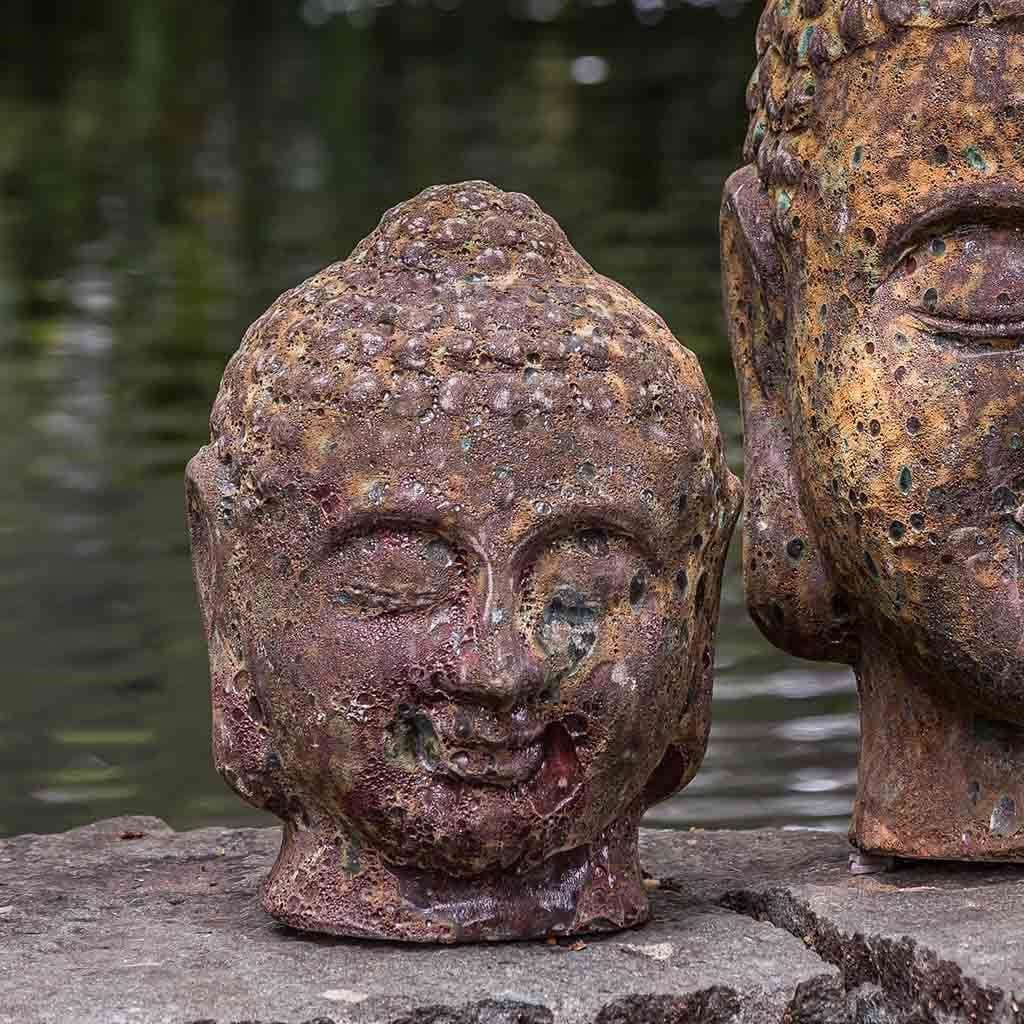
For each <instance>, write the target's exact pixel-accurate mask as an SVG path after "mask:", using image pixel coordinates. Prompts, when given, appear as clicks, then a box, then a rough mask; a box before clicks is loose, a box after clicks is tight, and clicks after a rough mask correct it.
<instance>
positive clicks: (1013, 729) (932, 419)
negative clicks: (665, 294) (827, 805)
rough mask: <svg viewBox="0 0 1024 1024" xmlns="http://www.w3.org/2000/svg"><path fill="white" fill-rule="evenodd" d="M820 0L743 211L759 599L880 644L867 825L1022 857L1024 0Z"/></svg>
mask: <svg viewBox="0 0 1024 1024" xmlns="http://www.w3.org/2000/svg"><path fill="white" fill-rule="evenodd" d="M807 6H808V5H806V4H805V5H804V6H803V7H801V8H800V10H799V11H798V10H797V8H796V5H793V7H792V9H787V8H786V5H785V0H783V2H782V3H779V4H776V5H772V6H771V7H770V9H769V10H768V11H766V13H765V16H764V18H763V20H762V27H761V32H760V33H759V35H760V46H761V50H762V59H761V62H760V64H759V68H758V71H757V72H756V73H755V78H754V80H753V81H752V86H751V90H750V98H751V106H752V110H753V118H752V129H751V133H750V135H749V136H748V155H749V156H750V157H751V158H753V159H756V161H757V168H758V169H759V172H760V173H758V171H756V170H755V169H754V168H753V167H751V168H747V169H745V170H744V171H741V172H738V174H737V175H735V176H734V177H733V178H732V179H731V180H730V183H729V185H728V186H727V191H726V206H725V213H724V218H723V247H724V248H723V252H724V256H725V261H726V287H727V291H728V298H727V305H728V312H729V316H730V330H731V334H732V342H733V349H734V353H735V357H736V364H737V371H738V375H739V377H740V382H741V389H742V391H743V393H744V404H745V419H746V429H747V435H748V436H747V444H746V448H747V452H746V454H747V462H748V485H747V486H748V497H749V506H748V519H747V529H746V531H745V542H746V543H745V563H746V577H747V588H748V598H749V602H750V605H751V611H752V613H753V614H754V617H755V619H756V620H757V621H758V622H759V624H760V625H761V627H762V628H763V629H764V630H765V632H766V633H767V634H768V635H769V637H770V638H772V639H773V640H775V641H776V642H777V643H779V644H780V645H781V646H784V647H786V648H788V649H790V650H793V651H795V652H796V653H799V654H803V655H806V656H810V657H820V658H831V659H833V660H846V661H849V662H850V663H851V664H853V665H855V666H856V667H857V668H858V670H859V676H860V682H861V699H862V711H863V714H862V730H863V733H864V746H863V749H862V756H861V775H860V792H859V795H858V807H857V813H856V820H855V831H854V836H855V839H856V840H857V841H858V842H859V843H860V844H861V845H863V846H865V847H867V848H870V849H882V850H886V851H889V852H896V853H902V854H905V855H914V856H953V857H967V858H972V857H976V856H982V857H985V856H997V857H1001V856H1012V857H1017V856H1020V855H1022V854H1024V842H1022V841H1021V839H1020V837H1018V838H1017V839H1013V838H1012V833H1013V832H1016V831H1017V828H1016V826H1015V825H1014V827H1013V828H1012V829H1010V831H1009V832H1007V831H1006V830H1005V828H1002V827H1000V826H999V825H998V823H997V818H999V817H1000V815H999V813H998V810H997V809H998V807H999V806H1005V801H1009V803H1010V804H1013V805H1015V806H1020V807H1022V808H1024V800H1022V797H1024V792H1020V779H1021V772H1020V770H1019V768H1020V767H1024V744H1022V742H1021V740H1022V738H1024V733H1022V732H1021V730H1020V728H1019V727H1020V726H1022V725H1024V605H1022V603H1021V589H1020V587H1021V575H1022V552H1024V525H1022V524H1024V450H1022V449H1024V441H1022V439H1024V403H1022V401H1021V399H1020V395H1021V393H1022V385H1024V348H1022V343H1024V232H1022V230H1021V227H1022V226H1024V162H1022V153H1024V117H1022V111H1024V90H1022V85H1021V83H1022V81H1024V78H1022V73H1024V22H1022V21H1021V18H1020V15H1021V14H1024V8H1022V7H1021V6H1020V5H1019V4H1015V3H1009V4H1002V5H995V7H994V9H993V8H990V7H989V6H988V5H984V4H983V5H980V7H979V6H974V7H973V9H968V7H963V6H962V5H957V4H945V5H940V4H933V5H932V10H931V13H928V12H927V11H925V10H924V8H916V7H915V8H914V9H911V8H909V7H907V8H906V9H904V7H901V6H899V5H894V4H888V5H885V4H882V5H880V6H879V7H878V8H877V9H876V8H875V7H873V6H870V5H860V4H856V3H826V4H824V5H823V4H820V3H817V4H814V5H813V7H814V10H813V11H811V12H808V11H806V9H805V8H806V7H807ZM805 15H807V16H805ZM904 26H907V27H904ZM815 55H817V56H815ZM751 311H753V312H754V315H753V316H751V315H750V313H751ZM983 720H996V721H994V722H992V721H989V722H988V725H983V724H982V722H983ZM990 726H994V729H993V728H990ZM993 737H998V738H993ZM905 750H909V751H910V756H905V754H904V751H905ZM1000 765H1002V767H1000ZM936 777H937V778H938V779H941V780H943V784H942V785H939V786H936ZM942 807H948V808H951V810H950V811H949V812H948V813H947V812H945V811H942V810H941V808H942Z"/></svg>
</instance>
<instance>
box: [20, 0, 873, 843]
mask: <svg viewBox="0 0 1024 1024" xmlns="http://www.w3.org/2000/svg"><path fill="white" fill-rule="evenodd" d="M58 11H59V12H60V13H59V14H56V13H54V12H58ZM755 20H756V11H755V10H753V9H752V8H751V7H743V6H732V7H725V6H723V7H715V6H701V7H696V6H685V5H680V4H676V3H671V2H667V0H666V2H664V3H662V2H658V0H633V2H632V3H631V2H628V0H590V2H589V3H582V2H577V3H570V2H563V0H522V2H520V3H513V4H511V5H510V4H509V3H507V2H506V0H478V2H463V3H459V2H457V0H443V2H442V0H436V2H428V0H420V2H418V3H413V2H406V3H404V4H400V3H397V2H396V3H387V2H376V3H371V2H369V0H366V2H362V3H360V2H357V0H330V2H328V0H306V2H305V3H292V2H290V0H264V2H259V0H248V2H244V3H243V2H236V3H230V2H225V3H222V4H206V5H200V6H197V5H195V4H194V3H186V2H184V0H181V2H176V0H134V2H133V3H132V4H130V5H129V4H119V3H114V2H110V3H103V2H100V0H94V2H90V3H88V4H60V5H50V4H46V5H44V4H39V3H36V2H24V3H22V2H18V0H13V2H11V3H8V4H6V5H5V14H4V32H3V39H2V40H0V118H2V123H3V130H2V132H0V479H2V481H3V483H2V487H0V650H2V665H3V669H2V672H3V675H2V679H3V683H2V690H0V833H5V832H6V833H10V832H21V831H29V830H33V831H49V830H55V829H60V828H65V827H69V826H71V825H74V824H78V823H82V822H85V821H87V820H90V819H93V818H96V817H99V816H106V815H111V814H116V813H124V812H129V811H138V812H146V813H154V814H159V815H162V816H164V817H166V818H167V819H168V820H169V821H170V822H172V823H173V824H174V825H177V826H188V825H195V824H199V823H204V822H212V821H224V822H233V821H243V820H250V821H251V820H254V819H256V818H257V817H258V815H257V813H256V812H255V811H249V810H248V809H247V808H246V807H244V805H242V804H241V803H240V802H239V801H238V800H237V799H236V798H235V797H234V796H232V795H231V794H230V793H229V792H228V790H227V789H226V788H224V786H223V785H222V784H221V782H220V781H219V779H218V778H217V776H216V775H215V773H214V772H213V769H212V767H211V764H210V757H209V753H208V747H209V722H208V710H207V704H206V688H207V676H206V664H205V650H204V646H203V641H202V637H201V634H200V629H199V622H198V616H197V612H196V608H195V602H194V599H193V594H192V583H191V578H190V575H189V565H188V551H187V541H186V534H185V529H184V526H183V522H182V469H183V466H184V464H185V462H186V460H187V459H188V457H189V456H190V455H191V453H192V452H193V451H194V450H195V448H196V447H198V446H199V445H200V444H201V443H202V441H203V439H204V434H205V431H206V418H207V415H208V411H209V406H210V403H211V401H212V398H213V395H214V394H215V392H216V388H217V385H218V382H219V378H220V373H221V370H222V367H223V364H224V362H225V360H226V359H227V357H228V355H229V354H230V353H231V351H232V350H233V349H234V348H235V346H236V345H237V343H238V340H239V338H240V336H241V333H242V331H243V330H244V328H245V326H246V325H247V324H248V323H249V322H250V321H251V320H252V319H254V318H255V317H256V316H257V315H258V314H259V313H260V312H261V311H262V310H263V308H264V307H265V306H266V305H267V304H268V303H269V302H270V300H271V299H272V298H273V297H274V296H275V295H276V294H277V293H279V292H280V291H282V290H283V289H284V288H286V287H288V286H290V285H291V284H293V283H295V282H297V281H298V280H300V279H302V278H303V277H305V276H306V275H308V274H309V273H310V272H312V271H313V270H315V269H317V268H319V267H320V266H322V265H323V264H325V263H327V262H330V261H332V260H336V259H339V258H341V257H343V256H345V255H347V253H348V252H349V250H350V249H351V248H352V246H353V245H354V243H355V242H356V241H357V239H359V238H360V237H361V236H362V235H364V234H366V233H367V232H368V231H369V230H370V229H371V228H372V227H373V224H374V222H375V220H376V218H377V217H378V216H379V214H380V213H381V212H382V211H383V210H384V209H386V208H387V207H389V206H391V205H393V204H394V203H396V202H398V201H400V200H402V199H404V198H406V197H408V196H409V195H411V194H412V193H414V192H416V191H418V190H419V189H420V188H422V187H424V186H425V185H428V184H430V183H433V182H438V181H451V180H459V179H464V178H477V177H480V178H487V179H490V180H492V181H495V182H497V183H499V184H500V185H502V186H503V187H505V188H510V189H517V190H521V191H525V192H529V193H531V194H532V195H534V196H535V197H536V198H537V199H538V200H539V201H540V202H541V204H542V205H543V206H545V207H546V208H547V209H548V210H549V211H550V212H551V213H552V214H554V215H555V216H556V217H557V218H558V219H559V220H560V221H561V223H562V225H563V226H564V227H565V228H566V230H567V231H568V233H569V236H570V237H571V238H572V240H573V241H574V243H575V244H576V246H577V247H578V248H579V249H580V250H581V251H582V253H583V254H584V255H585V256H586V257H587V258H588V259H589V260H590V261H591V262H592V263H594V264H595V265H596V266H597V267H598V268H599V269H600V270H601V271H603V272H604V273H606V274H609V275H611V276H613V277H617V278H619V279H621V280H622V281H623V282H625V283H626V284H627V285H629V286H630V287H631V288H633V290H635V291H636V292H637V293H638V294H639V295H640V296H641V297H643V298H644V299H645V300H646V301H647V302H649V303H650V304H651V305H652V306H654V307H655V308H656V309H658V310H659V311H660V312H661V313H662V314H663V315H664V316H665V317H666V319H667V320H668V321H669V323H670V325H671V326H672V328H673V329H674V331H675V333H676V334H677V336H678V337H679V338H680V339H681V340H682V341H683V342H684V343H685V344H687V345H688V346H689V347H691V348H692V349H694V350H695V351H696V352H697V353H698V354H699V355H700V357H701V359H702V360H703V363H704V367H705V373H706V374H707V377H708V379H709V381H710V383H711V385H712V388H713V390H714V393H715V397H716V402H717V407H718V412H719V415H720V417H721V419H722V422H723V425H724V428H725V430H726V432H727V433H728V435H729V437H730V439H731V450H732V454H733V462H734V465H735V464H737V463H738V458H739V455H738V419H737V413H736V395H735V388H734V384H733V381H732V372H731V367H730V364H729V358H728V353H727V349H726V345H725V341H724V337H723V333H722V326H721V323H720V312H719V305H718V304H719V293H718V268H717V238H716V225H717V212H718V195H719V190H720V188H721V183H722V180H723V179H724V177H725V175H726V174H727V173H728V172H729V171H730V170H731V169H732V168H733V167H734V166H735V165H736V162H737V159H738V150H739V143H740V140H741V138H742V135H743V132H744V120H745V115H744V112H743V90H744V85H745V82H746V78H747V76H748V74H749V72H750V70H751V66H752V56H751V54H752V40H753V33H754V25H755ZM737 468H738V467H737ZM855 752H856V715H855V698H854V694H853V686H852V680H851V677H850V674H849V673H848V672H847V671H846V670H843V669H839V668H835V669H832V668H829V667H827V666H826V667H822V666H816V665H812V664H809V663H802V662H796V661H794V660H792V659H789V658H786V657H785V656H783V655H781V654H779V653H778V652H776V651H774V650H773V649H772V648H771V647H769V645H768V644H767V642H766V641H764V640H763V639H762V638H761V637H760V635H759V634H758V633H757V632H756V630H755V629H754V627H753V626H752V625H751V624H750V623H749V622H748V620H747V618H746V615H745V612H744V611H743V607H742V600H741V595H740V589H739V580H738V577H737V574H736V568H735V559H734V560H733V563H732V565H731V567H730V571H729V576H728V578H727V580H726V585H725V593H724V598H723V608H722V625H721V630H720V643H719V648H718V682H717V695H716V719H715V726H714V731H713V738H712V744H711V749H710V751H709V754H708V758H707V761H706V763H705V767H704V769H703V771H702V773H701V774H700V776H699V777H698V778H697V780H696V781H695V782H694V783H693V784H692V785H691V786H690V787H689V789H688V790H687V791H686V793H685V795H683V796H682V797H680V798H678V799H676V800H673V801H671V802H669V803H667V804H664V805H662V806H661V807H660V808H658V809H657V810H656V811H655V812H654V813H653V814H652V818H653V820H655V821H656V822H657V823H659V824H668V825H678V826H689V825H700V826H710V825H730V826H754V825H762V824H782V825H802V826H808V825H813V826H819V827H827V828H842V827H845V822H846V817H847V814H848V811H849V806H850V800H851V795H852V790H853V783H854V761H855Z"/></svg>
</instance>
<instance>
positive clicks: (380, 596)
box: [323, 528, 466, 616]
mask: <svg viewBox="0 0 1024 1024" xmlns="http://www.w3.org/2000/svg"><path fill="white" fill-rule="evenodd" d="M323 572H324V573H325V575H326V577H327V593H328V596H329V599H330V601H331V603H332V604H333V605H334V606H335V607H337V608H338V609H339V610H340V611H341V612H342V613H344V614H350V615H355V616H377V615H394V614H401V613H403V612H417V611H423V610H426V609H429V608H432V607H434V606H435V605H437V604H440V603H441V602H443V601H448V600H454V599H455V598H456V597H457V595H458V593H459V591H460V589H461V588H462V586H463V583H464V579H465V574H466V560H465V557H464V555H463V554H462V552H460V551H459V550H458V549H457V548H456V547H454V546H453V545H452V544H450V543H449V542H448V541H446V540H445V539H443V538H442V537H440V536H438V535H437V534H436V533H433V532H431V531H429V530H421V529H415V528H413V529H403V528H393V529H391V528H387V529H376V530H372V531H367V532H363V533H358V534H350V535H348V536H346V537H344V538H342V539H341V540H340V541H339V542H338V543H337V545H336V546H335V547H334V548H333V549H332V551H331V552H330V554H329V555H328V557H327V559H326V561H325V563H324V565H323Z"/></svg>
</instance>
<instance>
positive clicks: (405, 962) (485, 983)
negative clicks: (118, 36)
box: [0, 818, 1024, 1024]
mask: <svg viewBox="0 0 1024 1024" xmlns="http://www.w3.org/2000/svg"><path fill="white" fill-rule="evenodd" d="M278 842H279V833H278V831H277V830H276V829H221V828H212V829H202V830H199V831H195V832H184V833H176V832H173V831H172V830H171V829H170V828H168V827H167V826H166V825H165V824H164V823H163V822H161V821H159V820H158V819H155V818H118V819H112V820H110V821H107V822H100V823H98V824H96V825H92V826H89V827H87V828H84V829H76V830H74V831H72V832H68V833H64V834H62V835H56V836H19V837H16V838H13V839H8V840H4V841H0V1021H2V1022H3V1024H7V1022H12V1024H13V1022H15V1021H17V1022H19V1024H34V1022H46V1024H51V1022H52V1024H63V1022H66V1021H67V1022H70V1021H74V1022H76V1024H92V1022H96V1024H99V1022H103V1024H116V1022H147V1024H148V1022H175V1024H181V1022H194V1021H217V1022H218V1024H224V1022H229V1021H231V1022H237V1021H243V1020H244V1021H265V1022H270V1021H277V1022H288V1024H298V1022H300V1021H302V1022H305V1021H312V1020H320V1019H328V1020H331V1021H335V1022H341V1021H353V1022H361V1024H362V1022H365V1024H371V1022H377V1021H380V1022H393V1021H399V1020H401V1021H408V1022H413V1021H415V1022H418V1024H426V1022H428V1021H430V1022H435V1021H436V1022H444V1024H463V1022H465V1024H534V1022H536V1024H548V1022H550V1024H556V1022H563V1021H565V1022H577V1021H579V1022H585V1021H586V1022H589V1021H600V1022H601V1024H611V1022H619V1021H622V1022H625V1021H637V1022H648V1021H658V1022H665V1024H669V1022H676V1021H678V1022H680V1024H682V1022H684V1021H687V1022H688V1021H698V1022H704V1024H718V1022H736V1024H741V1022H742V1024H746V1022H761V1021H766V1022H767V1021H781V1020H783V1019H784V1018H785V1019H787V1020H790V1021H800V1022H805V1021H806V1022H810V1021H826V1020H827V1021H838V1022H843V1021H849V1022H851V1024H853V1022H862V1021H863V1022H867V1021H869V1020H871V1021H882V1022H888V1021H908V1022H909V1021H910V1020H927V1021H933V1020H934V1021H937V1020H958V1019H963V1020H968V1019H970V1020H980V1021H1004V1020H1005V1021H1015V1020H1017V1019H1019V1017H1018V1015H1017V1011H1016V1010H1015V1005H1016V1002H1015V1000H1016V995H1015V994H1016V993H1024V939H1021V937H1020V936H1021V935H1022V934H1024V871H1022V870H1021V869H1020V868H1013V867H1001V868H999V867H991V866H987V867H981V866H974V867H964V866H953V867H951V866H949V865H931V866H927V867H915V868H913V869H908V870H897V871H895V872H892V873H888V874H884V875H868V876H857V877H853V876H850V875H849V873H848V871H847V868H846V858H847V853H848V847H847V845H846V842H845V839H843V838H842V837H839V836H833V835H825V834H818V833H806V832H777V831H759V832H735V833H727V832H652V831H643V832H642V833H641V853H642V859H643V863H644V866H645V868H646V870H647V871H648V872H649V873H650V874H651V875H652V876H653V877H654V878H655V879H658V880H659V883H660V884H659V885H658V887H657V888H653V889H652V907H653V918H652V920H651V922H650V923H649V924H648V925H646V926H645V927H642V928H638V929H634V930H632V931H627V932H624V933H621V934H618V935H614V936H607V937H600V938H592V939H589V938H585V939H584V940H582V945H579V946H578V945H577V944H574V943H569V942H563V944H561V945H548V944H546V943H545V942H522V943H501V944H494V945H490V944H488V945H486V946H468V945H463V946H455V947H451V948H440V947H432V946H422V947H420V946H416V947H408V946H400V945H395V944H390V943H379V942H359V941H353V940H345V939H332V938H326V937H323V936H313V935H308V934H304V933H300V932H295V931H291V930H289V929H286V928H284V927H282V926H280V925H277V924H275V923H273V922H272V921H271V919H270V918H268V917H267V916H266V915H265V914H264V913H263V912H262V911H261V910H260V909H259V905H258V903H257V900H256V898H255V889H256V886H257V884H258V882H259V880H260V879H261V877H262V876H264V875H265V873H266V871H267V870H268V869H269V866H270V864H271V863H272V861H273V857H274V854H275V852H276V848H277V844H278ZM758 918H761V919H758Z"/></svg>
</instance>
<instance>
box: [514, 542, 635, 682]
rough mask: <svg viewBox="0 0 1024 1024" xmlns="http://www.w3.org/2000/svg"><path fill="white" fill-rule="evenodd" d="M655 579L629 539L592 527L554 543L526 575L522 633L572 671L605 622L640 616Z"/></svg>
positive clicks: (522, 594) (521, 600) (521, 601)
mask: <svg viewBox="0 0 1024 1024" xmlns="http://www.w3.org/2000/svg"><path fill="white" fill-rule="evenodd" d="M651 577H652V571H651V568H650V566H649V565H648V561H647V559H646V558H645V557H644V555H643V553H642V552H641V551H640V550H639V548H638V547H637V545H636V543H635V542H634V541H633V540H632V539H631V538H630V537H628V536H626V535H625V534H622V533H618V532H614V531H611V530H604V529H594V528H589V527H588V528H583V529H579V530H575V531H571V532H568V533H564V534H561V535H559V536H556V537H553V538H551V539H549V540H548V541H547V542H546V543H545V544H544V545H543V546H542V547H541V548H540V549H539V551H538V553H537V555H536V557H535V558H534V559H533V560H532V561H531V562H530V563H529V564H528V566H527V567H526V570H525V572H524V573H523V577H522V580H521V583H520V588H519V594H520V598H519V622H520V630H521V633H522V635H523V636H524V638H530V639H532V641H533V642H534V643H535V644H536V645H537V646H538V647H539V648H540V649H541V650H542V651H543V652H544V653H545V654H546V655H547V656H549V657H564V659H565V660H567V662H568V665H567V667H571V666H572V665H575V664H577V663H578V662H579V661H581V660H582V659H583V658H584V657H585V656H586V655H587V654H589V653H590V651H591V650H592V649H593V647H594V646H595V644H596V642H597V640H598V638H599V634H600V628H601V623H602V621H604V620H606V619H607V618H608V617H609V616H620V615H621V616H630V615H634V614H636V613H637V612H639V610H640V609H641V608H642V607H643V605H644V603H645V601H646V599H647V595H648V592H649V583H650V579H651Z"/></svg>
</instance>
